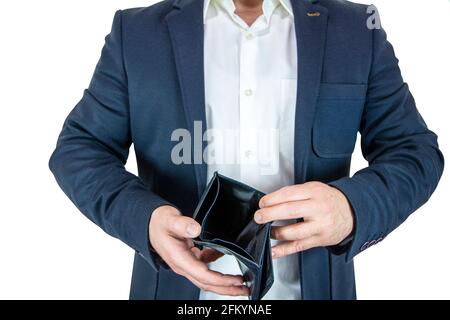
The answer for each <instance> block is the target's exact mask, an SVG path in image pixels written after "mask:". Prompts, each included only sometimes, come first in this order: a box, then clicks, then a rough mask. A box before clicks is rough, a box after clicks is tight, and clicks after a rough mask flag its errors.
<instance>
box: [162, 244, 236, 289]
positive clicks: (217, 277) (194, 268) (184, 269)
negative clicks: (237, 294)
mask: <svg viewBox="0 0 450 320" xmlns="http://www.w3.org/2000/svg"><path fill="white" fill-rule="evenodd" d="M169 265H170V266H171V267H172V269H173V270H174V271H175V272H177V273H179V274H183V275H187V276H189V277H191V278H194V279H196V280H197V281H198V282H201V283H203V284H206V285H211V286H240V285H242V283H243V282H244V279H243V277H242V276H235V275H224V274H222V273H220V272H216V271H212V270H209V269H208V266H207V265H206V263H204V262H202V261H200V260H198V259H197V258H196V256H195V254H194V253H193V252H192V251H185V252H184V253H182V254H179V255H178V256H177V257H176V260H174V261H172V264H169Z"/></svg>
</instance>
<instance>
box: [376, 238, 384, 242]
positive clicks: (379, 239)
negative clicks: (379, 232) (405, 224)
mask: <svg viewBox="0 0 450 320" xmlns="http://www.w3.org/2000/svg"><path fill="white" fill-rule="evenodd" d="M383 239H384V238H383V237H379V238H378V239H377V242H376V243H378V242H381V241H383Z"/></svg>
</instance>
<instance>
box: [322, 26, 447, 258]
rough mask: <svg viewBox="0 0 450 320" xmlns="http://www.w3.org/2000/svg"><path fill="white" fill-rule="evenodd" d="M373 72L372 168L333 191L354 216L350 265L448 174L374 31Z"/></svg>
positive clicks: (365, 130) (368, 113) (368, 118)
mask: <svg viewBox="0 0 450 320" xmlns="http://www.w3.org/2000/svg"><path fill="white" fill-rule="evenodd" d="M372 37H373V48H372V66H371V71H370V76H369V82H368V92H367V98H366V105H365V110H364V112H363V117H362V121H361V126H360V133H361V147H362V152H363V155H364V157H365V159H366V160H367V161H368V163H369V166H368V167H367V168H365V169H363V170H361V171H359V172H357V173H356V174H355V175H354V176H353V177H351V178H348V177H346V178H342V179H339V180H337V181H334V182H331V183H330V185H332V186H334V187H336V188H338V189H339V190H341V191H342V192H343V193H344V194H345V195H346V196H347V198H348V200H349V202H350V204H351V205H352V207H353V210H354V216H355V229H354V233H353V240H352V241H351V242H350V243H349V244H348V245H347V246H346V249H345V250H340V251H341V252H340V253H345V254H346V260H347V261H349V260H351V259H353V258H354V257H355V256H356V255H357V254H358V253H359V252H361V251H363V250H365V249H367V248H368V247H370V246H372V245H374V244H376V243H378V242H380V241H381V240H383V239H384V238H385V237H386V235H388V234H389V233H390V232H392V231H393V230H394V229H395V228H397V227H398V226H399V225H400V224H401V223H402V222H403V221H405V220H406V218H408V216H409V215H410V214H411V213H413V212H414V211H415V210H417V209H418V208H419V207H420V206H421V205H423V204H424V203H425V202H426V201H427V200H428V199H429V197H430V196H431V194H432V192H433V191H434V189H435V188H436V186H437V184H438V182H439V179H440V177H441V175H442V171H443V168H444V159H443V156H442V153H441V152H440V151H439V147H438V143H437V136H436V135H435V134H434V133H433V132H431V131H430V130H429V129H428V128H427V126H426V124H425V122H424V120H423V119H422V117H421V116H420V114H419V112H418V111H417V109H416V106H415V102H414V99H413V97H412V95H411V93H410V91H409V88H408V85H407V84H405V83H404V82H403V79H402V76H401V73H400V70H399V67H398V60H397V58H396V57H395V53H394V50H393V48H392V46H391V44H390V43H389V42H388V41H387V39H386V33H385V32H384V30H383V29H375V30H373V31H372Z"/></svg>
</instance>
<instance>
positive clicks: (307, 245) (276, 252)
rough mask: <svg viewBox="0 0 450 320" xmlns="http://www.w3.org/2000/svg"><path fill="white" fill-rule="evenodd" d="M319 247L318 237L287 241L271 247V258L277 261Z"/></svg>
mask: <svg viewBox="0 0 450 320" xmlns="http://www.w3.org/2000/svg"><path fill="white" fill-rule="evenodd" d="M319 246H321V243H320V238H319V237H318V236H312V237H309V238H306V239H303V240H295V241H289V242H285V243H281V244H278V245H276V246H275V247H273V248H272V257H273V258H275V259H277V258H281V257H284V256H288V255H290V254H294V253H297V252H301V251H305V250H308V249H311V248H315V247H319Z"/></svg>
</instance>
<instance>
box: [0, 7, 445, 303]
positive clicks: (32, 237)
mask: <svg viewBox="0 0 450 320" xmlns="http://www.w3.org/2000/svg"><path fill="white" fill-rule="evenodd" d="M293 1H295V0H293ZM363 2H366V3H370V2H373V3H375V4H376V5H377V7H378V8H379V10H380V12H381V17H382V22H383V26H384V28H385V29H386V30H387V33H388V36H389V39H390V40H391V42H392V43H393V44H394V47H395V48H396V52H397V56H398V57H399V59H400V64H401V68H402V70H403V75H404V78H405V80H406V81H407V82H408V83H409V84H410V87H411V90H412V92H413V93H414V95H415V98H416V101H417V104H418V107H419V109H420V111H421V113H422V115H423V116H424V118H425V120H426V121H427V123H428V125H429V126H430V128H431V129H433V130H434V131H436V132H437V133H438V135H439V137H440V140H439V141H440V145H441V148H442V150H443V151H444V153H445V154H446V159H447V160H449V159H450V141H449V140H450V118H449V109H450V102H449V101H450V97H449V92H450V81H449V76H450V67H449V57H450V47H449V44H450V41H449V39H450V3H449V1H448V0H432V1H423V0H395V1H392V0H372V1H363ZM150 4H152V1H142V0H127V1H125V0H95V1H93V0H77V1H59V0H41V1H31V0H29V1H25V0H23V1H4V2H2V4H1V6H0V8H1V9H0V10H1V19H0V123H1V125H0V137H1V157H0V167H1V170H2V171H1V176H0V188H1V190H0V191H1V193H0V298H3V299H17V298H20V299H127V298H128V291H129V284H130V279H131V270H132V258H133V252H132V251H131V250H130V249H128V248H127V247H126V246H125V245H123V244H122V243H121V242H120V241H118V240H115V239H112V238H110V237H108V236H106V235H105V234H103V232H102V231H101V230H100V229H99V228H97V227H96V226H95V225H93V224H92V223H91V222H89V221H88V220H87V219H86V218H85V217H84V216H83V215H82V214H81V213H79V212H78V211H77V209H76V208H75V207H74V206H73V205H72V204H71V202H70V201H69V200H68V199H67V198H66V197H65V196H64V194H63V193H62V192H61V190H60V189H59V188H58V186H57V184H56V182H55V181H54V179H53V177H52V175H51V173H50V171H49V170H48V167H47V162H48V159H49V157H50V154H51V152H52V151H53V148H54V146H55V143H56V138H57V135H58V134H59V131H60V129H61V126H62V123H63V121H64V119H65V117H66V116H67V114H68V113H69V111H70V110H71V109H72V108H73V107H74V105H75V104H76V103H77V102H78V100H79V99H80V98H81V95H82V91H83V89H84V88H85V87H87V85H88V84H89V80H90V77H91V75H92V72H93V70H94V67H95V65H96V63H97V60H98V58H99V55H100V51H101V48H102V46H103V43H104V42H103V38H104V36H105V35H106V34H107V33H108V32H109V31H110V27H111V22H112V18H113V15H114V12H115V11H116V10H117V9H123V8H128V7H136V6H147V5H150ZM356 151H357V152H356V154H355V157H354V163H353V170H352V171H355V170H356V169H358V168H361V167H363V166H365V162H364V159H363V158H362V157H361V156H360V155H359V149H357V150H356ZM129 170H131V171H133V172H135V171H136V166H135V159H134V155H132V157H131V158H130V161H129ZM449 196H450V175H449V172H448V170H447V171H446V172H445V173H444V176H443V178H442V180H441V183H440V186H439V188H438V190H437V191H436V193H435V194H434V196H433V197H432V198H431V200H430V201H429V202H428V203H427V204H426V205H425V206H424V207H422V208H421V209H420V210H418V211H417V212H416V213H415V214H414V215H413V216H412V217H411V218H410V219H409V220H408V221H407V222H406V223H405V224H403V225H402V226H401V227H400V228H399V229H398V230H397V231H396V232H394V233H392V234H391V235H390V236H389V237H388V238H387V239H386V240H385V241H383V242H382V243H380V244H379V245H377V246H375V247H373V248H371V249H370V250H367V251H366V252H364V253H363V254H361V255H360V256H358V257H357V258H356V267H357V274H356V275H357V288H358V296H359V298H360V299H444V298H446V299H450V250H449V246H450V241H449V239H450V210H449V205H448V201H449Z"/></svg>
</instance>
